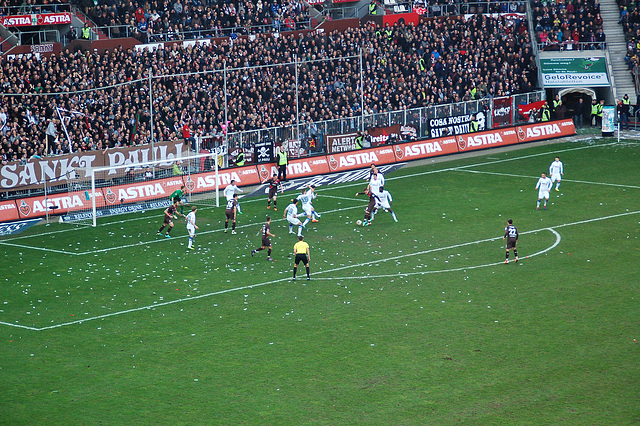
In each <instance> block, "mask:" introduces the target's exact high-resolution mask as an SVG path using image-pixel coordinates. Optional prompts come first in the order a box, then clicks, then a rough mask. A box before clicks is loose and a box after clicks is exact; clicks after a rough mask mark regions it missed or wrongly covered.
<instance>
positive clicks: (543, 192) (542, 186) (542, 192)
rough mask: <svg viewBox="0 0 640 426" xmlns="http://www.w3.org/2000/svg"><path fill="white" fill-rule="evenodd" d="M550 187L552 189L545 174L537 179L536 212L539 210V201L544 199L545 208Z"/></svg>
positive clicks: (551, 183) (549, 180)
mask: <svg viewBox="0 0 640 426" xmlns="http://www.w3.org/2000/svg"><path fill="white" fill-rule="evenodd" d="M551 187H553V182H552V181H551V179H549V178H548V177H547V174H546V173H543V174H542V177H541V178H540V179H538V183H536V189H537V190H538V204H537V205H536V210H540V200H542V199H543V198H544V208H545V210H546V208H547V201H548V200H549V191H551Z"/></svg>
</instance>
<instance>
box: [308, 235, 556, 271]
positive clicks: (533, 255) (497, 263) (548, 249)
mask: <svg viewBox="0 0 640 426" xmlns="http://www.w3.org/2000/svg"><path fill="white" fill-rule="evenodd" d="M543 230H546V231H550V232H552V233H553V234H554V235H555V236H556V240H555V242H554V243H553V244H552V245H550V246H549V247H547V248H546V249H544V250H541V251H539V252H536V253H533V254H530V255H528V256H525V259H528V258H531V257H535V256H539V255H541V254H544V253H546V252H548V251H551V250H553V249H554V248H556V247H557V246H558V245H559V244H560V241H562V237H561V236H560V234H559V233H558V232H556V231H555V230H554V229H553V228H545V229H543ZM539 231H540V230H538V231H529V232H523V234H526V233H531V232H539ZM494 239H497V238H494ZM437 250H443V249H436V250H433V251H437ZM498 265H504V262H494V263H486V264H484V265H472V266H462V267H459V268H453V269H440V270H437V271H420V272H398V273H396V274H385V275H363V276H359V277H319V278H317V279H318V280H331V281H338V280H364V279H371V278H402V277H409V276H412V275H428V274H440V273H443V272H457V271H468V270H470V269H479V268H487V267H489V266H498Z"/></svg>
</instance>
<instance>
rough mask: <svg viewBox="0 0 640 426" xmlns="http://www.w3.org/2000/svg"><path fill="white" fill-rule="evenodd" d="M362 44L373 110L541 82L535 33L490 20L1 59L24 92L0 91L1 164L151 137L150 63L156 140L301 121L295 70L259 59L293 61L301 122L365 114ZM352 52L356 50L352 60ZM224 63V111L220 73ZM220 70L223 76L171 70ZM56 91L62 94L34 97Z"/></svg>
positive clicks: (5, 77)
mask: <svg viewBox="0 0 640 426" xmlns="http://www.w3.org/2000/svg"><path fill="white" fill-rule="evenodd" d="M361 49H362V51H363V81H364V107H365V112H366V113H367V114H371V113H377V112H385V111H393V110H400V109H407V108H415V107H422V106H431V105H438V104H447V103H452V102H459V101H465V100H472V99H480V98H487V97H492V96H503V95H510V94H516V93H524V92H530V91H533V90H535V88H536V86H537V82H536V78H537V77H536V76H537V70H536V69H535V58H534V57H533V55H532V53H531V52H532V49H531V41H530V40H529V34H528V33H527V31H526V30H525V31H522V32H518V31H517V28H516V25H515V23H514V22H512V21H508V20H506V19H504V18H503V17H498V18H492V17H490V16H486V15H485V16H483V15H477V16H474V17H473V18H471V19H470V20H468V21H466V22H465V21H464V20H462V19H457V18H456V19H452V18H450V19H447V20H446V21H436V20H430V21H427V22H425V23H422V24H420V25H418V26H417V27H414V26H413V25H404V24H403V23H398V24H396V25H395V26H393V27H388V28H385V29H383V28H379V27H378V28H376V27H374V26H369V25H367V26H365V27H362V28H352V29H348V30H346V31H345V32H344V33H340V32H333V33H331V34H328V35H326V34H317V33H315V32H313V33H307V34H306V35H303V34H300V35H298V36H293V35H291V36H284V35H281V36H280V37H274V36H273V35H270V34H260V35H258V36H256V37H255V38H239V39H237V40H235V41H233V42H232V41H231V40H227V41H226V42H224V43H221V44H214V43H211V44H205V43H203V44H196V45H192V46H187V47H185V46H183V45H178V44H174V45H172V46H170V47H167V48H165V49H155V50H153V51H148V50H142V51H138V50H124V49H116V50H115V51H107V52H104V53H103V54H99V53H98V52H69V51H63V52H62V53H61V54H60V55H52V56H51V57H50V58H48V59H47V58H43V59H42V60H40V61H38V60H34V59H6V58H3V59H2V60H1V62H0V68H1V72H0V85H1V86H2V90H1V91H2V92H3V93H5V94H8V93H12V94H21V96H6V95H0V102H1V105H0V126H2V131H1V134H0V137H1V138H2V140H1V144H0V145H1V146H0V149H1V150H2V151H1V152H0V156H1V160H2V161H9V160H15V159H25V158H30V157H32V156H34V155H35V156H42V155H50V154H59V153H66V152H69V151H74V152H76V151H78V150H80V151H82V150H92V149H104V148H107V147H114V146H125V145H132V144H141V143H148V142H150V138H151V127H150V125H151V115H150V112H149V84H148V78H147V76H148V74H147V72H148V70H149V69H152V70H153V75H154V76H166V77H162V78H154V80H153V100H154V115H153V122H154V128H153V130H154V137H155V139H157V140H175V139H178V138H182V137H183V136H185V135H186V134H183V133H182V132H183V130H187V129H188V132H191V133H199V134H202V135H220V134H222V132H224V131H229V132H235V131H242V130H251V129H259V128H268V127H273V126H284V125H290V124H294V123H295V122H296V118H297V116H298V115H297V113H296V101H295V99H296V90H295V81H296V80H295V69H294V68H295V67H294V66H293V65H277V66H272V67H259V68H258V67H257V66H261V65H270V64H286V63H291V62H292V61H294V57H295V56H297V57H298V60H299V65H298V67H297V68H298V74H299V76H298V81H299V82H300V84H299V87H298V99H299V117H300V120H301V121H303V122H305V123H311V122H317V121H322V120H330V119H337V118H344V117H349V116H358V115H360V114H361V112H362V111H361V101H360V94H359V85H360V66H359V60H358V57H357V55H358V54H359V52H360V50H361ZM349 55H356V56H355V57H352V58H350V59H345V57H346V56H349ZM331 58H334V59H331ZM335 58H342V59H335ZM225 61H226V66H227V68H228V69H229V70H228V71H227V72H226V75H227V88H228V89H227V95H228V96H227V106H228V115H227V116H226V117H225V96H224V89H223V88H224V75H225V74H224V73H223V72H221V71H220V70H222V69H223V67H224V63H225ZM248 66H251V67H254V68H245V67H248ZM231 68H236V69H235V70H231ZM212 70H217V72H209V73H203V74H197V75H194V74H191V75H180V76H175V75H176V74H183V73H190V72H203V71H212ZM172 75H174V76H172ZM123 82H129V83H127V84H122V83H123ZM107 86H111V87H107ZM97 88H100V89H97ZM96 89H97V90H96ZM54 92H62V93H61V94H58V95H55V96H51V95H38V93H43V94H44V93H54ZM80 113H81V114H80ZM60 118H62V120H60ZM63 124H65V126H64V127H63ZM65 127H66V131H65ZM185 128H186V129H185ZM67 133H68V135H69V138H70V139H71V141H72V144H71V145H69V144H68V143H67Z"/></svg>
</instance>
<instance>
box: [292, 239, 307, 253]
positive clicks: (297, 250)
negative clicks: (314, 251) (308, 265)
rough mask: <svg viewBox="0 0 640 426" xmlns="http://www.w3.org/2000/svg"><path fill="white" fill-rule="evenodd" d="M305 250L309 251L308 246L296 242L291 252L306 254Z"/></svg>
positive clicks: (302, 242) (301, 242)
mask: <svg viewBox="0 0 640 426" xmlns="http://www.w3.org/2000/svg"><path fill="white" fill-rule="evenodd" d="M307 250H309V244H307V243H305V242H304V241H298V242H297V243H296V244H295V245H294V246H293V252H294V253H295V254H307Z"/></svg>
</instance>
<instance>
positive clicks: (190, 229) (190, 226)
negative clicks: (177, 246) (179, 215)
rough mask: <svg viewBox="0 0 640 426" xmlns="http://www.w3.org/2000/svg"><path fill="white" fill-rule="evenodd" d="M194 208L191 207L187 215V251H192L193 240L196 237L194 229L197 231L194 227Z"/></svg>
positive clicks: (195, 226) (196, 227) (195, 209)
mask: <svg viewBox="0 0 640 426" xmlns="http://www.w3.org/2000/svg"><path fill="white" fill-rule="evenodd" d="M197 210H198V209H197V208H196V206H193V207H191V211H190V212H189V214H188V215H187V217H186V219H187V232H189V245H188V246H187V250H193V239H194V238H195V237H196V229H199V228H198V226H197V225H196V211H197Z"/></svg>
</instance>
